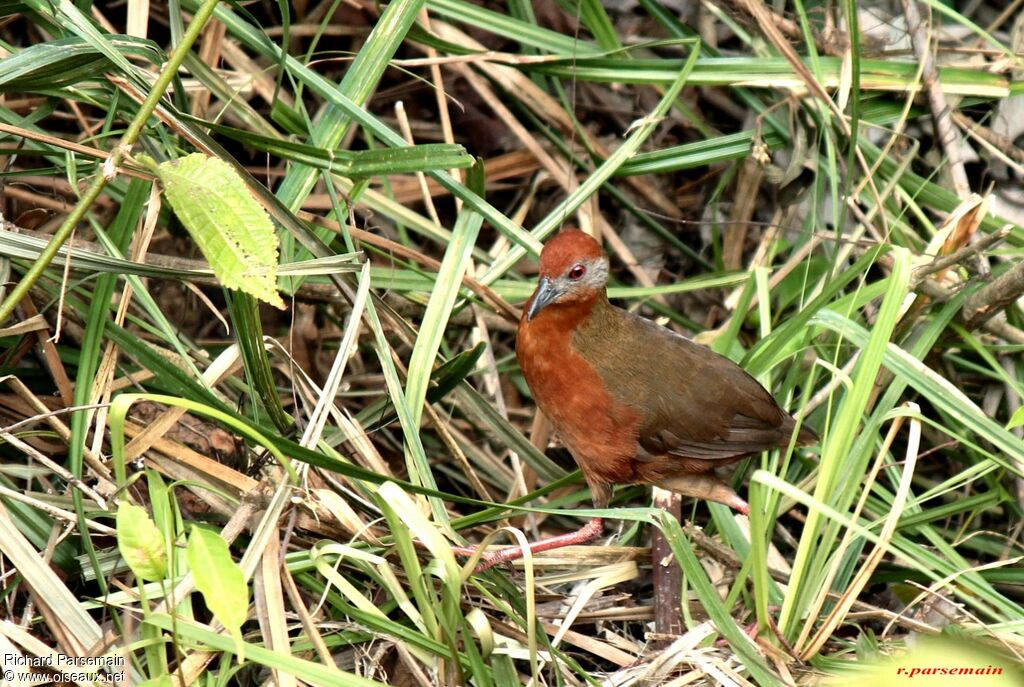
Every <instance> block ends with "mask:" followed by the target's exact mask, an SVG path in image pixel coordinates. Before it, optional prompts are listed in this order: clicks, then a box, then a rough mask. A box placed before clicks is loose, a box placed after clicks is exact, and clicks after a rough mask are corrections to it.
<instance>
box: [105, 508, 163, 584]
mask: <svg viewBox="0 0 1024 687" xmlns="http://www.w3.org/2000/svg"><path fill="white" fill-rule="evenodd" d="M117 548H118V549H119V550H120V551H121V556H122V557H123V558H124V560H125V563H127V564H128V567H129V568H131V570H132V572H133V573H135V576H136V577H138V578H139V579H141V580H150V581H153V580H162V579H164V577H165V576H166V574H167V551H166V549H164V537H163V535H162V534H161V533H160V530H158V529H157V527H156V525H154V524H153V520H152V519H151V518H150V517H149V514H148V513H147V512H146V510H145V509H144V508H140V507H139V506H134V505H132V504H130V503H122V504H121V505H120V506H119V507H118V509H117Z"/></svg>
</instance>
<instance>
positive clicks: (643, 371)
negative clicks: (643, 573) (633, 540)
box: [481, 229, 818, 567]
mask: <svg viewBox="0 0 1024 687" xmlns="http://www.w3.org/2000/svg"><path fill="white" fill-rule="evenodd" d="M608 272H609V261H608V257H607V255H605V253H604V251H603V250H602V248H601V246H600V244H598V242H597V241H596V240H594V239H593V238H592V237H591V236H590V235H589V234H586V233H585V232H583V231H580V230H579V229H564V230H562V231H561V232H559V233H558V234H556V235H555V236H554V237H553V238H552V239H551V240H550V241H548V242H547V243H546V244H545V245H544V247H543V249H542V251H541V255H540V274H539V281H538V284H537V287H536V290H534V292H533V295H532V296H531V297H530V299H529V301H527V303H526V306H525V307H524V309H523V312H522V316H521V317H520V320H519V327H518V330H517V335H516V358H517V359H518V361H519V366H520V368H521V369H522V373H523V376H524V377H525V379H526V383H527V385H528V386H529V388H530V392H531V393H532V395H533V399H534V401H535V403H536V405H537V407H538V408H539V409H540V411H541V412H543V413H544V415H545V416H547V418H548V419H549V420H550V422H551V424H552V425H553V428H554V430H555V433H556V435H557V436H558V437H559V438H560V439H561V442H562V444H563V445H564V446H565V448H567V449H568V450H569V453H571V454H572V457H573V458H574V459H575V461H576V463H577V465H578V466H579V467H580V470H581V471H582V473H583V477H584V479H585V480H586V482H587V485H588V486H589V487H590V491H591V495H592V498H593V502H594V506H595V507H596V508H606V507H607V506H608V501H609V498H610V496H611V488H612V486H613V485H617V484H650V485H656V486H659V487H662V488H664V489H669V490H671V491H674V492H676V493H679V494H682V495H684V496H692V497H696V498H701V499H705V500H707V501H714V502H718V503H723V504H725V505H727V506H730V507H732V508H733V509H735V510H737V511H739V512H740V513H744V514H748V513H749V510H750V509H749V506H748V505H747V503H746V501H744V500H743V499H742V498H740V496H739V495H738V494H737V493H736V492H735V491H734V490H733V489H732V488H731V487H730V486H729V485H728V484H726V483H725V482H724V481H723V480H722V479H721V478H719V477H718V476H717V475H716V474H715V470H716V469H717V468H720V467H722V466H725V465H729V464H731V463H735V462H736V461H738V460H740V459H742V458H744V457H747V456H750V455H753V454H757V453H760V452H762V451H765V450H768V449H772V448H776V447H786V446H788V445H789V443H790V441H791V440H792V439H793V434H794V432H795V433H796V438H795V444H796V445H807V444H811V443H814V442H815V441H817V439H818V435H817V434H816V433H815V431H814V430H813V429H811V428H810V427H808V426H806V425H799V423H798V422H797V421H796V419H795V418H793V416H791V415H790V414H789V413H787V412H786V411H785V410H783V409H782V408H781V407H780V406H779V404H778V402H777V401H776V400H775V398H774V397H773V396H772V395H771V393H769V392H768V390H767V389H765V388H764V387H763V386H762V385H761V384H760V383H759V382H758V381H757V380H756V379H754V378H753V377H752V376H751V375H750V374H748V373H747V372H746V371H745V370H744V369H743V368H741V367H740V366H739V365H737V364H736V363H734V362H733V361H731V360H729V359H728V358H726V357H725V356H722V355H719V354H718V353H715V352H714V351H712V350H710V349H708V348H706V347H704V346H701V345H700V344H697V343H694V342H693V341H691V340H690V339H688V338H686V337H684V336H682V335H680V334H677V333H675V332H673V331H671V330H669V329H667V328H665V327H662V326H661V325H658V324H656V323H654V322H651V321H650V320H647V319H645V318H643V317H641V316H639V315H636V314H634V313H631V312H628V311H626V310H623V309H621V308H618V307H616V306H614V305H612V304H611V303H610V302H609V300H608V292H607V285H608ZM798 425H799V428H798ZM603 529H604V523H603V520H602V519H601V518H594V519H592V520H591V521H590V522H588V523H587V524H586V525H585V526H584V527H583V528H581V529H580V530H579V531H577V532H572V533H569V534H564V535H559V536H556V537H551V538H548V539H542V540H539V541H536V542H533V543H531V544H530V550H531V551H532V552H533V553H538V552H541V551H547V550H550V549H554V548H558V547H561V546H566V545H569V544H582V543H586V542H589V541H592V540H593V539H596V538H597V537H599V536H601V533H602V532H603ZM522 555H523V551H522V548H521V547H509V548H507V549H501V550H499V551H496V552H492V553H490V554H488V555H485V556H484V558H483V559H482V561H483V562H482V564H481V565H482V566H485V567H490V566H492V565H495V564H497V563H499V562H503V561H508V560H513V559H515V558H519V557H521V556H522Z"/></svg>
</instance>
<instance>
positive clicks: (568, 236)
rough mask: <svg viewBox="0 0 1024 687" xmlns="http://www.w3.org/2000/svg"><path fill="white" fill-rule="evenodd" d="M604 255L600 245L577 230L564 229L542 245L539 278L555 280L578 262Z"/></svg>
mask: <svg viewBox="0 0 1024 687" xmlns="http://www.w3.org/2000/svg"><path fill="white" fill-rule="evenodd" d="M603 255H604V251H602V250H601V246H600V244H598V242H597V241H595V240H594V239H593V237H591V236H590V235H589V234H586V233H584V232H582V231H580V230H579V229H565V230H563V231H561V232H559V233H558V234H556V235H555V237H554V238H553V239H551V240H550V241H548V242H547V243H545V244H544V250H542V251H541V253H540V276H542V277H551V278H557V277H559V276H561V275H562V274H564V273H565V272H566V271H567V270H568V269H569V268H570V267H572V266H573V265H575V264H576V263H578V262H585V261H589V260H593V259H594V258H600V257H602V256H603Z"/></svg>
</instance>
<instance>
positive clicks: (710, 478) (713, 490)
mask: <svg viewBox="0 0 1024 687" xmlns="http://www.w3.org/2000/svg"><path fill="white" fill-rule="evenodd" d="M658 486H659V487H662V488H663V489H668V490H670V491H674V492H676V493H677V494H682V495H683V496H692V497H693V498H696V499H704V500H705V501H714V502H715V503H723V504H725V505H726V506H729V507H730V508H732V509H734V510H737V511H739V512H740V513H743V515H750V506H749V505H748V504H747V502H746V501H744V500H743V499H741V498H740V497H739V494H737V493H736V492H735V491H733V489H732V487H730V486H729V485H728V484H726V483H725V482H723V481H722V480H720V479H719V478H718V477H716V476H715V475H714V474H710V473H708V474H703V475H680V476H678V477H670V478H668V479H665V480H662V481H661V482H659V483H658Z"/></svg>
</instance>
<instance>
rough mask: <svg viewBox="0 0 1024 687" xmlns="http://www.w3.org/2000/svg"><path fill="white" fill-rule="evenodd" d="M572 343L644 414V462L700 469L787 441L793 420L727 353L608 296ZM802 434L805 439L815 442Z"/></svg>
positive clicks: (614, 391)
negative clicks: (664, 460)
mask: <svg viewBox="0 0 1024 687" xmlns="http://www.w3.org/2000/svg"><path fill="white" fill-rule="evenodd" d="M572 345H573V348H575V349H576V350H577V351H578V352H579V353H580V355H581V356H583V357H584V358H585V359H586V360H587V361H588V362H589V363H590V364H591V365H592V366H593V367H594V369H595V370H596V371H597V373H598V374H599V375H600V377H601V378H602V379H603V380H604V382H605V387H606V388H607V389H608V391H609V393H610V394H611V395H612V397H613V398H614V399H615V400H616V401H618V402H619V403H622V404H624V405H627V406H629V407H630V408H632V409H634V410H635V411H636V413H637V414H638V416H639V417H640V418H641V419H640V426H639V429H638V437H637V441H638V443H639V446H640V455H638V458H639V459H640V460H643V459H644V453H646V454H648V455H649V456H650V457H654V456H665V455H670V456H674V457H676V458H677V460H676V461H675V463H674V465H675V468H676V469H677V470H678V471H679V472H702V471H704V470H707V469H708V467H709V465H708V461H710V462H712V463H716V464H717V463H729V462H732V461H734V460H738V459H739V458H742V457H743V456H746V455H750V454H752V453H757V452H760V451H763V450H766V449H769V448H773V447H776V446H785V445H786V444H787V443H788V442H789V439H790V435H791V434H792V432H793V428H794V426H795V421H794V420H793V418H792V417H791V416H790V415H789V414H788V413H786V412H785V411H784V410H782V409H781V408H780V407H779V405H778V403H776V401H775V399H774V398H773V397H772V395H771V394H770V393H768V391H767V390H765V388H764V387H762V386H761V384H760V383H759V382H758V381H757V380H756V379H754V378H753V377H751V376H750V375H749V374H748V373H747V372H746V371H745V370H743V369H742V368H741V367H739V366H738V365H736V364H735V363H733V362H732V361H731V360H729V359H728V358H725V357H724V356H721V355H719V354H717V353H715V352H714V351H711V350H710V349H708V348H705V347H704V346H701V345H699V344H696V343H694V342H692V341H690V340H689V339H687V338H685V337H682V336H680V335H678V334H676V333H674V332H672V331H670V330H668V329H666V328H664V327H661V326H659V325H657V324H655V323H653V322H651V321H649V320H646V319H644V318H642V317H639V316H637V315H634V314H632V313H629V312H626V311H624V310H622V309H620V308H616V307H614V306H612V305H611V304H609V303H608V302H607V301H604V302H603V303H601V304H600V305H598V306H596V307H595V308H594V311H593V313H592V315H591V317H590V318H588V320H587V321H586V322H585V323H584V324H582V325H581V326H580V327H578V328H577V329H576V331H575V332H574V334H573V337H572ZM813 438H814V435H813V432H810V431H809V430H808V432H801V437H800V439H801V441H800V442H799V443H807V442H808V441H811V440H813Z"/></svg>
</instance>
